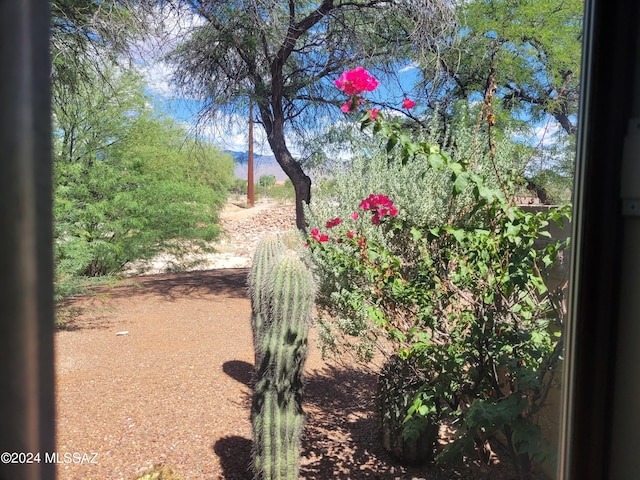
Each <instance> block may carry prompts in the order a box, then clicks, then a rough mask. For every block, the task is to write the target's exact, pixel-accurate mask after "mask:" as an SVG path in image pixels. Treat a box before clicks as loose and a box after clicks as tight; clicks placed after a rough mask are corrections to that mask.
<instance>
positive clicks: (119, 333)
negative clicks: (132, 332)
mask: <svg viewBox="0 0 640 480" xmlns="http://www.w3.org/2000/svg"><path fill="white" fill-rule="evenodd" d="M116 335H129V332H128V331H127V330H123V331H122V332H116Z"/></svg>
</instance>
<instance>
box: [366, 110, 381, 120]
mask: <svg viewBox="0 0 640 480" xmlns="http://www.w3.org/2000/svg"><path fill="white" fill-rule="evenodd" d="M379 116H380V109H379V108H370V109H369V119H371V120H375V119H376V118H378V117H379Z"/></svg>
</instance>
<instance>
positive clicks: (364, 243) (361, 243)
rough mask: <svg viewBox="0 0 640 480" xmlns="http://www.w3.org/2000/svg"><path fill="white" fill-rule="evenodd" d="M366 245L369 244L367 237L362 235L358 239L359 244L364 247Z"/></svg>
mask: <svg viewBox="0 0 640 480" xmlns="http://www.w3.org/2000/svg"><path fill="white" fill-rule="evenodd" d="M366 245H367V239H366V238H364V237H360V238H359V239H358V246H359V247H360V248H364V247H366Z"/></svg>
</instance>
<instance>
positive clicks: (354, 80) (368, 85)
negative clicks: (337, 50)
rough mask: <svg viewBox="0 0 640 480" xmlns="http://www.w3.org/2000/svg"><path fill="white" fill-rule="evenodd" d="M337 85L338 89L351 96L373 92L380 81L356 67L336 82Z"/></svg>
mask: <svg viewBox="0 0 640 480" xmlns="http://www.w3.org/2000/svg"><path fill="white" fill-rule="evenodd" d="M335 84H336V87H338V88H339V89H340V90H342V91H343V92H344V93H345V94H346V95H349V96H354V95H360V94H361V93H363V92H373V91H374V90H375V89H376V88H378V80H376V79H375V77H373V76H372V75H370V74H369V72H367V71H366V70H365V69H364V68H362V67H356V68H355V69H353V70H348V71H346V72H344V73H343V74H342V75H341V76H340V78H339V79H338V80H336V81H335Z"/></svg>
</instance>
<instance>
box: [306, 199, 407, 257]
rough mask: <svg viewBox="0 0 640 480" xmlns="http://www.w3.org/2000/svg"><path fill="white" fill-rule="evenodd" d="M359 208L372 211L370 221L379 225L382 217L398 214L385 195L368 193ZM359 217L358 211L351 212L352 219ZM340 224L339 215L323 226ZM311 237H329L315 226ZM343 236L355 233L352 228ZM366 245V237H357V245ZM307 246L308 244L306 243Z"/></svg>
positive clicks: (320, 240)
mask: <svg viewBox="0 0 640 480" xmlns="http://www.w3.org/2000/svg"><path fill="white" fill-rule="evenodd" d="M360 208H361V209H362V210H370V211H371V212H372V214H373V215H372V217H371V223H372V224H373V225H380V220H381V219H382V217H384V216H386V215H389V216H390V217H395V216H396V215H398V209H397V208H396V207H395V206H394V204H393V201H392V200H391V199H390V198H389V197H387V196H386V195H381V194H378V195H373V194H371V195H369V196H368V197H367V198H365V199H364V200H362V201H361V202H360ZM359 218H360V214H359V213H358V212H353V213H352V214H351V219H352V220H358V219H359ZM340 224H342V219H341V218H340V217H336V218H332V219H331V220H327V222H326V223H325V225H324V226H325V228H327V229H331V228H334V227H337V226H338V225H340ZM310 233H311V238H312V239H313V240H315V241H316V242H319V243H325V242H328V241H329V240H330V239H331V238H330V237H329V235H328V234H326V233H320V231H319V230H318V229H317V228H313V229H312V230H311V232H310ZM344 235H345V237H347V238H349V239H354V238H355V237H356V233H355V232H354V231H352V230H348V231H347V232H345V233H344ZM334 240H335V241H336V242H337V243H341V242H342V239H341V238H339V237H338V236H336V237H335V238H334ZM365 245H366V239H365V238H363V237H359V238H358V246H359V247H360V248H364V246H365ZM306 246H309V244H306Z"/></svg>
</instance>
